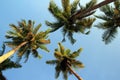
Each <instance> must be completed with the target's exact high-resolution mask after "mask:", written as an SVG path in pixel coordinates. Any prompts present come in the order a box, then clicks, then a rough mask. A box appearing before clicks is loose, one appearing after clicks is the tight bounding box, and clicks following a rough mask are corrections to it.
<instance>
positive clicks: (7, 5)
mask: <svg viewBox="0 0 120 80" xmlns="http://www.w3.org/2000/svg"><path fill="white" fill-rule="evenodd" d="M71 1H72V0H71ZM86 1H89V0H86ZM99 1H100V0H99ZM101 1H102V0H101ZM55 2H56V3H57V4H58V5H60V4H61V3H60V0H55ZM83 2H84V0H81V3H83ZM0 3H1V4H0V10H1V11H0V30H1V31H0V44H2V42H4V41H6V39H5V37H4V36H5V34H6V31H8V30H9V29H10V27H9V24H11V23H14V24H17V21H20V20H22V19H26V20H29V19H31V20H34V21H36V25H37V24H38V23H42V30H46V29H47V28H48V27H47V26H46V25H45V23H44V21H45V20H49V21H55V19H54V18H53V17H52V15H51V14H50V13H49V11H48V9H47V8H48V5H49V0H43V1H40V0H1V1H0ZM83 4H84V3H83ZM97 22H99V21H96V23H97ZM102 32H103V31H102V30H99V29H97V28H92V30H91V33H90V35H87V36H86V35H82V34H75V35H74V38H76V40H77V42H76V43H75V44H74V45H71V44H70V42H69V41H68V40H67V41H66V42H64V43H63V45H64V46H65V47H66V48H70V49H71V50H72V51H75V50H77V49H78V48H80V47H82V48H83V51H82V52H81V55H80V56H79V57H78V58H77V59H78V60H80V61H82V62H83V63H84V65H85V68H83V69H80V70H76V72H77V73H78V74H79V75H80V76H81V77H82V78H83V79H84V80H120V76H119V74H120V64H119V63H120V62H119V61H120V53H119V51H120V50H119V49H120V46H119V45H120V43H118V42H119V39H120V36H119V33H118V35H117V37H116V38H115V39H114V40H113V41H112V43H111V44H109V45H105V44H104V42H102V39H101V35H102ZM49 38H50V39H51V44H49V45H48V49H50V53H46V52H44V51H42V50H39V53H40V54H41V55H42V56H43V58H42V59H41V60H39V59H35V58H33V57H32V56H31V57H30V58H29V60H28V62H27V63H24V58H23V60H22V61H21V64H22V65H23V67H22V68H20V69H11V70H7V71H4V72H3V74H4V75H5V76H6V78H7V79H8V80H55V78H54V74H55V70H54V66H51V65H47V64H46V63H45V62H46V60H51V59H54V57H53V51H54V49H55V48H57V47H58V46H57V43H58V42H60V41H61V40H62V35H61V33H60V31H57V32H54V33H52V34H50V36H49ZM8 50H9V49H7V50H6V52H7V51H8ZM57 80H63V79H62V76H60V77H59V78H58V79H57ZM68 80H77V79H76V77H74V76H73V75H70V76H69V79H68Z"/></svg>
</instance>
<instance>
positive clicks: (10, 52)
mask: <svg viewBox="0 0 120 80" xmlns="http://www.w3.org/2000/svg"><path fill="white" fill-rule="evenodd" d="M26 43H27V42H23V43H21V44H20V45H19V46H17V47H16V48H14V49H12V50H10V51H9V52H7V53H6V54H4V55H3V56H1V57H0V63H2V62H3V61H5V60H6V59H8V58H9V57H11V56H12V55H13V54H14V53H15V52H16V51H17V50H18V49H19V48H20V47H22V46H23V45H25V44H26Z"/></svg>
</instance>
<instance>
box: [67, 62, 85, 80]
mask: <svg viewBox="0 0 120 80" xmlns="http://www.w3.org/2000/svg"><path fill="white" fill-rule="evenodd" d="M67 67H68V68H69V70H70V72H71V73H72V74H74V75H75V76H76V77H77V79H78V80H83V79H82V78H81V77H80V76H79V75H78V74H77V73H76V72H75V71H74V70H73V69H72V68H71V67H70V65H69V64H67Z"/></svg>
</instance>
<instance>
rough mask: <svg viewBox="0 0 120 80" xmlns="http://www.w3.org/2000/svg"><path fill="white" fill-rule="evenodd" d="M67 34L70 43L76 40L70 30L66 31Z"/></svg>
mask: <svg viewBox="0 0 120 80" xmlns="http://www.w3.org/2000/svg"><path fill="white" fill-rule="evenodd" d="M67 36H68V38H69V40H70V42H71V43H72V44H74V43H75V42H76V40H75V39H74V38H73V33H72V32H68V34H67Z"/></svg>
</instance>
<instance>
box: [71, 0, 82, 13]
mask: <svg viewBox="0 0 120 80" xmlns="http://www.w3.org/2000/svg"><path fill="white" fill-rule="evenodd" d="M79 1H80V0H74V1H73V3H72V4H71V14H73V13H75V12H76V10H77V5H78V4H79Z"/></svg>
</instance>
